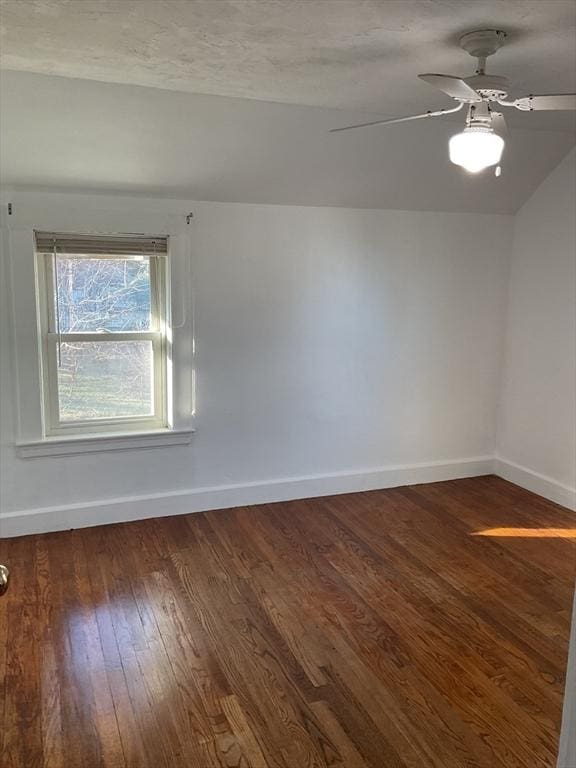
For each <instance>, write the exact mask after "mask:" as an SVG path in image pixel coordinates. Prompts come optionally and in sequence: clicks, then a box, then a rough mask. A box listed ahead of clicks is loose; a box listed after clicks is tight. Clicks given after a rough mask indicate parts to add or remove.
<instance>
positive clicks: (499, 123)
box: [490, 112, 508, 138]
mask: <svg viewBox="0 0 576 768" xmlns="http://www.w3.org/2000/svg"><path fill="white" fill-rule="evenodd" d="M490 114H491V115H492V122H491V123H490V125H491V127H492V128H493V129H494V133H497V134H498V135H499V136H502V137H504V138H506V137H507V136H508V126H507V125H506V120H504V115H503V114H502V112H490Z"/></svg>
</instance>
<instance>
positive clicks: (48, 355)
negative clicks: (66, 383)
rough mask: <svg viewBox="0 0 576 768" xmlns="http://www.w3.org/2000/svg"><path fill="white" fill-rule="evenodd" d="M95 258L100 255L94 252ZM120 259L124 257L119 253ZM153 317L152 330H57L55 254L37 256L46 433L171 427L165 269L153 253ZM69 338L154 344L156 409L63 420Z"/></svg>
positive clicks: (72, 339) (153, 405)
mask: <svg viewBox="0 0 576 768" xmlns="http://www.w3.org/2000/svg"><path fill="white" fill-rule="evenodd" d="M94 258H100V254H96V255H95V256H94ZM117 258H122V256H117ZM149 258H150V317H151V326H152V330H149V331H110V332H99V333H92V332H80V333H58V329H57V319H56V302H55V298H54V297H55V270H54V266H55V264H54V254H53V253H47V252H45V253H42V254H39V262H38V266H39V269H38V275H37V277H38V296H39V299H40V323H41V328H42V339H41V341H42V381H43V390H44V396H43V422H44V434H45V435H46V436H57V435H63V434H89V433H98V432H136V431H146V430H151V429H162V428H165V427H167V426H168V421H167V419H168V416H167V398H166V392H167V354H168V340H167V333H166V327H167V321H166V308H167V304H166V294H165V286H166V273H165V269H164V264H165V261H164V260H161V258H159V257H154V256H150V257H149ZM66 341H77V342H89V341H93V342H98V343H106V342H118V341H151V342H152V368H153V377H152V381H153V383H152V386H153V401H152V407H153V413H152V414H151V415H143V416H118V417H107V418H92V419H78V420H73V421H69V420H66V421H62V420H61V418H60V400H59V393H58V345H59V344H60V343H64V342H66Z"/></svg>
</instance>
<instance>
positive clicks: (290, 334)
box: [0, 193, 512, 534]
mask: <svg viewBox="0 0 576 768" xmlns="http://www.w3.org/2000/svg"><path fill="white" fill-rule="evenodd" d="M12 199H13V201H14V203H15V206H17V207H18V209H19V210H21V209H22V207H25V206H27V205H31V204H32V201H33V202H34V205H35V206H38V205H39V204H42V201H43V200H45V201H46V202H48V201H50V205H53V206H54V205H56V206H58V205H60V206H71V205H74V206H78V205H85V206H90V205H96V204H97V205H98V206H100V207H103V206H109V207H110V208H112V207H113V208H114V209H115V211H116V213H117V212H118V210H121V208H122V206H123V205H126V206H131V207H132V208H133V207H140V208H142V209H143V210H146V209H149V210H152V209H153V210H155V211H159V210H162V211H168V210H169V211H171V212H172V213H186V212H188V210H190V209H193V210H194V211H195V214H196V217H195V219H194V222H193V224H192V225H191V226H192V227H193V235H192V267H193V282H194V294H195V337H196V380H197V393H196V394H197V421H196V426H197V432H196V433H195V435H194V436H193V440H192V445H191V446H189V447H182V446H179V447H173V448H158V449H150V450H140V451H125V452H121V453H120V452H118V453H116V452H115V453H108V454H105V453H100V454H90V455H82V456H73V457H49V458H41V459H22V458H19V457H18V456H17V455H16V453H15V450H14V440H15V434H14V425H13V423H12V419H11V414H12V410H13V393H12V392H11V387H12V385H13V377H11V376H8V375H7V374H6V371H7V368H8V365H9V363H7V362H6V356H7V354H8V352H9V344H4V345H3V347H4V351H3V354H4V356H5V357H4V360H3V370H4V373H5V379H6V380H5V381H4V382H3V383H4V386H3V387H2V402H3V408H4V411H3V415H4V418H3V420H2V492H3V501H2V514H3V515H4V518H3V520H2V518H0V526H3V528H4V533H5V534H6V533H8V532H12V533H13V532H15V531H18V530H24V529H21V528H18V526H19V525H20V519H19V517H18V514H16V515H15V514H14V513H20V512H29V511H34V510H38V509H44V510H45V509H46V508H49V509H50V508H52V511H51V512H50V515H49V518H46V519H47V520H49V526H50V527H53V526H54V525H55V524H57V525H62V526H65V525H73V524H74V523H75V522H76V523H77V524H81V523H82V522H83V521H84V518H83V517H82V515H83V514H84V513H83V512H77V509H76V507H77V505H82V504H86V503H87V502H105V501H106V500H111V499H114V500H117V499H119V498H120V499H122V498H126V497H132V496H134V495H136V496H138V497H141V496H147V495H150V494H152V495H154V498H153V499H152V506H151V507H150V505H149V507H150V508H149V510H148V511H147V512H146V513H148V514H153V513H154V512H155V513H157V514H158V513H161V512H168V511H182V509H186V508H192V507H194V505H195V504H196V506H197V507H200V506H204V507H205V508H206V507H208V506H217V505H218V504H219V503H221V504H223V505H224V504H230V503H233V502H236V503H247V502H248V501H257V500H258V499H259V498H263V497H275V496H279V497H280V496H290V495H293V496H294V495H296V496H297V495H311V494H312V493H318V492H322V491H324V492H326V493H329V492H335V491H337V490H346V489H347V488H360V487H375V486H378V485H385V484H387V482H392V481H393V480H394V478H400V477H401V478H403V479H406V475H398V474H396V475H394V477H391V476H388V479H386V478H385V477H384V476H383V475H382V474H381V473H382V471H384V472H386V470H391V471H392V470H394V468H395V467H397V465H403V466H404V465H409V466H410V467H412V466H413V465H421V464H423V465H429V464H434V463H441V464H443V463H446V464H447V465H448V469H446V470H445V474H446V476H452V475H454V473H457V472H458V470H457V466H456V465H457V463H458V462H461V461H462V460H468V459H476V458H477V457H484V458H485V459H486V460H485V462H484V463H482V462H480V463H479V464H473V465H470V466H469V467H467V468H465V469H464V470H463V473H464V474H470V473H474V471H489V469H490V467H491V463H490V460H489V457H491V456H492V454H493V452H494V448H495V444H494V441H495V413H496V402H497V394H498V386H499V362H500V359H501V348H500V345H501V335H502V333H501V331H502V327H503V322H504V311H505V286H506V278H507V255H508V251H509V249H510V244H511V231H512V219H511V217H509V216H497V215H478V214H455V213H449V214H448V213H447V214H440V213H417V212H404V211H366V210H363V211H361V210H350V209H330V208H299V207H279V206H262V205H245V204H226V203H189V202H177V201H166V200H162V201H161V200H156V201H155V200H137V199H132V200H124V199H122V198H117V197H114V198H106V199H104V198H102V197H97V198H96V197H92V198H90V197H86V198H83V199H82V198H79V197H78V196H74V197H71V196H66V195H46V196H42V195H39V194H35V195H27V194H24V193H19V194H15V195H13V196H12ZM14 298H15V301H16V302H17V301H18V297H14ZM3 304H5V302H3ZM487 457H488V458H487ZM454 463H456V465H455V464H454ZM455 466H456V469H455ZM416 469H418V467H416ZM368 470H369V471H370V472H368V474H366V473H367V471H368ZM374 471H376V473H377V474H376V475H375V474H374ZM438 471H439V472H440V474H438V472H436V473H434V472H432V474H431V475H426V474H424V475H418V477H422V478H423V479H426V478H428V477H430V478H437V477H440V476H441V475H442V472H443V471H444V470H442V471H440V470H438ZM378 473H380V474H378ZM335 474H336V475H337V476H339V475H342V476H344V477H347V476H348V475H352V476H353V481H351V482H350V483H348V484H347V483H346V482H343V481H342V477H340V479H338V478H336V479H334V478H332V479H330V477H328V478H326V476H330V475H335ZM310 476H313V478H317V477H319V478H324V480H323V481H322V480H320V481H319V483H317V482H312V484H310V482H308V483H307V484H306V483H305V484H304V485H303V486H301V487H300V488H299V489H295V486H293V485H290V484H288V485H286V484H284V485H283V486H282V488H279V489H277V491H274V492H272V491H269V492H266V493H264V496H262V494H261V495H260V496H259V495H258V492H257V491H258V489H259V487H260V485H259V484H262V483H264V484H265V485H266V484H268V483H270V482H271V481H275V480H279V479H283V480H284V479H288V480H292V479H295V478H302V477H307V478H309V477H310ZM408 479H410V478H409V477H408ZM250 483H254V484H256V487H252V490H251V491H250V490H249V491H248V492H246V493H244V494H239V493H237V492H236V490H235V489H234V488H233V489H232V490H231V491H230V493H229V494H228V495H224V496H222V495H220V496H218V495H216V496H215V495H214V491H212V490H211V491H210V492H209V493H208V497H209V498H208V497H207V496H206V495H205V491H206V489H207V488H208V489H214V488H219V487H221V486H245V485H246V484H250ZM250 488H251V486H249V489H250ZM194 491H197V492H199V493H201V494H204V496H201V498H199V500H197V502H194V500H193V497H191V496H190V495H189V494H188V492H194ZM167 492H169V493H171V494H172V497H171V498H172V499H174V495H176V496H177V497H178V498H179V499H180V501H179V504H180V506H179V507H177V508H175V507H174V505H171V506H170V505H169V506H168V507H166V506H162V503H163V502H161V497H162V495H163V494H165V493H167ZM210 493H212V495H211V496H210ZM178 494H183V495H182V496H181V497H180V496H178ZM149 501H150V500H149ZM136 502H137V503H136V504H135V506H133V507H132V508H131V510H128V507H126V508H125V511H124V512H122V513H119V512H118V509H116V511H114V510H112V508H111V507H110V508H109V507H107V506H106V505H104V507H102V508H101V509H100V508H99V507H95V508H92V509H91V511H90V512H89V513H86V514H89V516H90V520H89V521H92V520H93V518H94V517H95V516H96V517H98V515H101V517H100V518H99V519H102V520H106V519H108V518H110V519H113V518H114V517H115V516H119V515H120V516H131V515H132V514H133V515H134V516H137V514H138V510H139V511H140V513H142V511H143V509H144V506H143V504H144V500H143V499H140V498H138V499H137V500H136ZM65 505H71V506H70V509H69V510H67V512H66V513H65V514H64V513H62V515H61V516H60V518H58V517H57V516H56V517H55V516H54V515H55V514H56V513H54V508H57V510H58V509H61V508H62V507H63V506H65ZM186 505H187V506H186ZM75 515H77V516H76V517H75ZM32 517H33V519H34V522H32V523H30V528H29V529H34V530H40V529H42V527H43V526H42V524H41V523H38V518H37V516H36V517H35V516H34V515H33V516H32ZM46 527H48V526H46ZM26 530H28V529H26Z"/></svg>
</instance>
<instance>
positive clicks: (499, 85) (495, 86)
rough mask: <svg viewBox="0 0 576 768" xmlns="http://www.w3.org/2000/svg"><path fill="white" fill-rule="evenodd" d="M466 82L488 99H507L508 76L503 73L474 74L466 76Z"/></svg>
mask: <svg viewBox="0 0 576 768" xmlns="http://www.w3.org/2000/svg"><path fill="white" fill-rule="evenodd" d="M464 82H465V83H467V84H468V85H469V86H470V87H471V88H474V90H475V91H477V92H478V93H479V94H480V95H481V96H482V97H483V98H485V99H487V100H488V101H498V100H499V99H505V98H506V96H507V95H508V88H509V85H508V78H506V77H502V76H501V75H472V77H465V78H464Z"/></svg>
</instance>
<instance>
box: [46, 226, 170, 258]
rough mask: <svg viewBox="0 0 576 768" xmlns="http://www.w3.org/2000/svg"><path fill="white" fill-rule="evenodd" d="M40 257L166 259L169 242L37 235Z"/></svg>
mask: <svg viewBox="0 0 576 768" xmlns="http://www.w3.org/2000/svg"><path fill="white" fill-rule="evenodd" d="M36 250H37V252H38V253H59V254H71V255H74V256H95V255H98V256H100V257H101V258H102V257H104V258H106V257H107V258H113V257H117V256H123V257H128V258H129V257H130V256H166V255H167V253H168V238H167V237H165V236H158V237H156V236H154V235H137V234H127V235H75V234H67V233H62V232H36Z"/></svg>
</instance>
